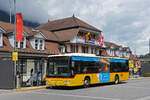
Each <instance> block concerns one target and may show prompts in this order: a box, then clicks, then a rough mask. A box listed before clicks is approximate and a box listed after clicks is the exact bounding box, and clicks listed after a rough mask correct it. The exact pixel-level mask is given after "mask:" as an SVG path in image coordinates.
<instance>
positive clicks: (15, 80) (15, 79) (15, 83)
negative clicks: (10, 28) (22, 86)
mask: <svg viewBox="0 0 150 100" xmlns="http://www.w3.org/2000/svg"><path fill="white" fill-rule="evenodd" d="M14 16H15V23H14V26H15V27H14V28H15V29H14V30H15V31H14V52H16V0H14ZM16 63H17V61H14V87H15V88H16V87H18V86H17V78H16Z"/></svg>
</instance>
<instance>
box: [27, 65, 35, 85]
mask: <svg viewBox="0 0 150 100" xmlns="http://www.w3.org/2000/svg"><path fill="white" fill-rule="evenodd" d="M33 81H34V77H33V68H32V69H31V71H30V78H29V81H28V82H29V83H30V85H31V86H33Z"/></svg>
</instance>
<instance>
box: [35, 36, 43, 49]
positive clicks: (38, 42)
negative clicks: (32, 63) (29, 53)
mask: <svg viewBox="0 0 150 100" xmlns="http://www.w3.org/2000/svg"><path fill="white" fill-rule="evenodd" d="M34 42H35V43H34V44H35V46H34V49H36V50H44V40H43V39H35V41H34Z"/></svg>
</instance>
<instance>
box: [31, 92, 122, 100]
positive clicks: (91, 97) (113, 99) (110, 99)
mask: <svg viewBox="0 0 150 100" xmlns="http://www.w3.org/2000/svg"><path fill="white" fill-rule="evenodd" d="M32 93H36V94H41V95H42V94H45V95H56V96H70V97H78V98H89V99H103V100H121V99H117V98H105V97H93V96H84V95H72V94H59V93H38V92H32Z"/></svg>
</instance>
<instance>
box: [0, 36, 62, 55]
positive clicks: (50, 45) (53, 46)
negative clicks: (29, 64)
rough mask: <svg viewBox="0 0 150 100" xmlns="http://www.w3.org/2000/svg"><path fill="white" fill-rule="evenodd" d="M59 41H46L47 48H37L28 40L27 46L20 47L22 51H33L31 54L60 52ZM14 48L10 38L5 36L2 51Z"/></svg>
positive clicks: (0, 49) (9, 50) (10, 50)
mask: <svg viewBox="0 0 150 100" xmlns="http://www.w3.org/2000/svg"><path fill="white" fill-rule="evenodd" d="M58 46H59V44H58V43H54V42H47V41H46V42H45V50H35V49H33V48H32V46H31V44H30V42H29V40H26V48H25V49H18V51H19V52H20V53H31V54H36V53H37V54H48V55H49V54H59V53H60V52H59V50H58ZM13 50H14V49H13V47H12V46H11V44H10V42H9V40H8V38H7V37H6V36H3V47H1V48H0V51H6V52H12V51H13Z"/></svg>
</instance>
